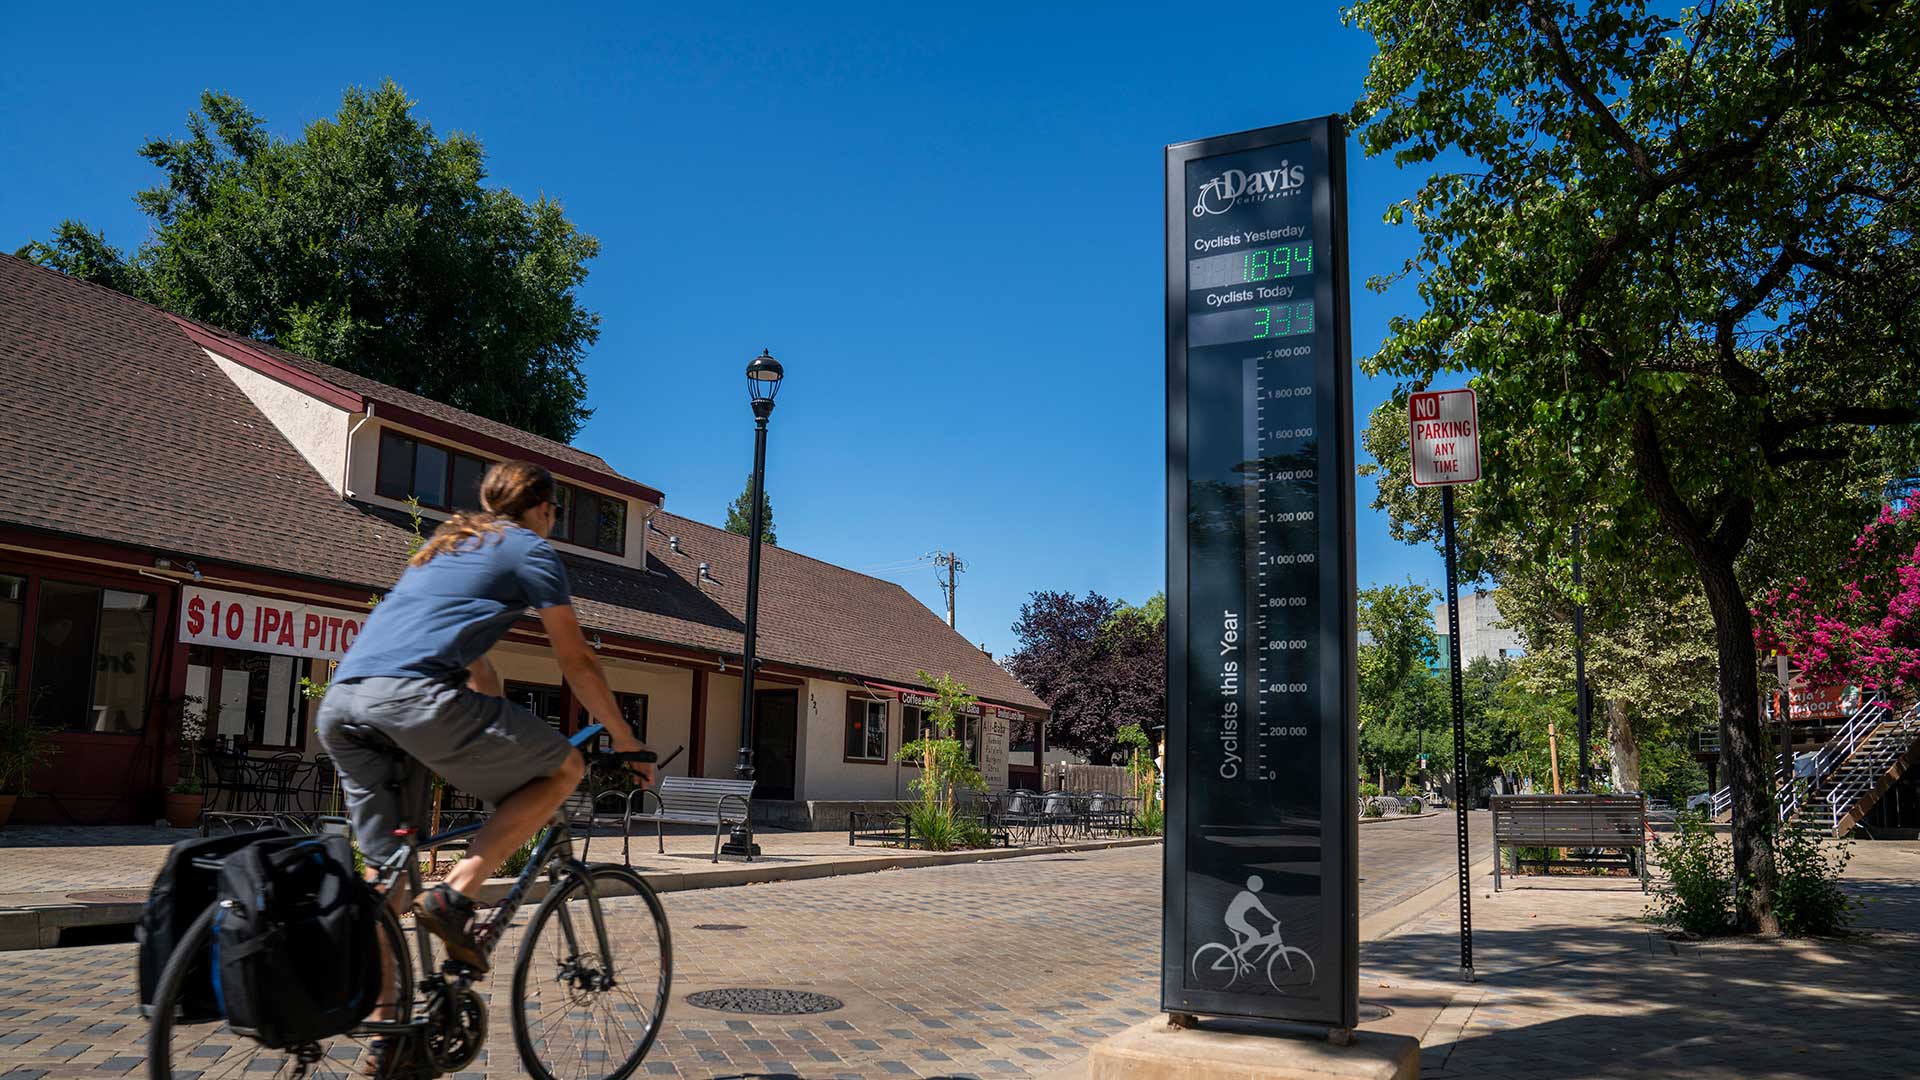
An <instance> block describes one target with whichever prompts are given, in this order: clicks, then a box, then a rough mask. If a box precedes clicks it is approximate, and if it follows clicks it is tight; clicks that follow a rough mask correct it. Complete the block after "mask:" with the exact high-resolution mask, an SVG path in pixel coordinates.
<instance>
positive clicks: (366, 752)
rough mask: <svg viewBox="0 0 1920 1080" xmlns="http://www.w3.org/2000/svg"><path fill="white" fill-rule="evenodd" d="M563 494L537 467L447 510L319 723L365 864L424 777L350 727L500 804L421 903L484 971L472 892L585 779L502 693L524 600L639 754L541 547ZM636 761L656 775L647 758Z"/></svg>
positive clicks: (372, 624)
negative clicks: (407, 771)
mask: <svg viewBox="0 0 1920 1080" xmlns="http://www.w3.org/2000/svg"><path fill="white" fill-rule="evenodd" d="M556 495H557V493H556V489H555V486H554V481H553V477H552V475H551V474H549V473H548V472H547V470H545V469H543V468H541V467H540V466H538V465H533V464H529V463H527V462H524V461H507V462H501V463H500V464H497V465H495V466H493V467H492V468H491V469H488V470H487V474H486V477H485V479H483V480H482V481H481V484H480V504H481V506H483V507H485V509H484V510H482V511H480V512H477V513H460V514H455V515H454V516H453V517H452V518H450V519H448V520H447V521H446V522H444V523H443V524H441V526H440V527H439V528H438V529H436V530H434V534H433V536H432V538H431V539H429V540H428V541H427V543H426V544H425V545H424V546H423V547H421V549H420V550H419V551H418V552H417V553H416V554H415V555H414V556H413V558H412V559H411V560H410V561H409V563H408V566H407V569H406V571H405V572H404V573H402V574H401V576H400V580H399V582H398V583H397V584H395V585H394V587H393V589H392V590H391V591H389V592H388V593H387V595H386V597H385V598H384V599H382V600H381V601H380V603H379V604H378V605H377V606H375V607H374V609H373V613H372V615H370V616H369V617H368V618H367V621H366V625H365V626H364V628H362V630H361V632H360V635H359V637H357V638H356V639H355V640H354V642H353V644H352V646H351V647H350V648H349V649H348V650H347V655H346V658H345V659H343V660H342V661H341V662H340V666H339V669H338V670H337V671H335V673H334V677H333V682H332V683H331V685H330V686H329V687H328V689H327V695H326V698H325V699H324V700H323V701H322V703H321V706H320V715H319V717H318V720H317V727H318V730H319V736H320V743H321V745H322V746H323V747H325V748H326V751H327V753H328V754H329V755H331V756H332V758H333V764H334V768H335V769H336V770H337V771H338V772H339V774H340V788H341V791H342V792H343V793H344V794H345V796H346V804H347V813H348V816H349V817H351V818H352V820H353V829H354V833H355V835H356V836H357V837H358V839H359V842H360V850H361V852H362V853H363V854H364V855H365V857H366V861H367V864H368V867H369V870H371V868H372V867H373V866H375V865H376V864H378V863H380V862H382V861H384V860H386V859H387V858H389V857H390V856H392V855H393V854H394V852H396V851H398V850H399V848H400V846H401V842H402V841H401V838H400V837H398V836H396V835H395V830H396V829H397V828H399V827H400V825H401V823H402V815H403V814H404V813H405V812H406V807H407V806H408V805H413V806H418V805H419V804H420V799H419V796H420V795H421V794H423V793H424V791H425V786H426V783H427V777H426V775H425V774H424V772H422V771H420V770H415V771H416V772H419V773H420V775H418V776H416V777H415V778H414V779H415V783H414V784H412V785H410V787H411V788H413V789H416V790H408V791H398V790H396V787H395V776H394V771H395V770H396V769H397V768H399V763H397V762H396V761H395V760H394V758H393V757H392V756H391V755H390V754H389V753H387V752H386V751H385V750H383V749H382V748H380V747H378V746H369V745H367V743H366V742H365V741H363V740H362V739H360V738H356V737H355V736H354V734H353V732H354V731H355V730H356V729H371V730H373V731H375V732H378V733H379V734H381V735H384V736H385V737H386V738H387V739H389V740H391V741H392V743H393V745H394V746H396V747H398V748H399V749H400V750H402V751H404V752H405V753H406V754H407V755H408V756H409V757H411V758H413V759H414V760H416V761H418V762H420V763H421V764H423V765H425V766H426V767H427V768H428V769H431V770H433V772H434V773H437V774H439V775H440V776H441V777H442V778H444V779H445V780H446V781H447V782H448V783H449V784H452V785H453V786H454V787H456V788H459V789H460V790H461V791H465V792H467V793H469V794H471V795H473V796H475V797H477V798H479V799H482V800H484V801H485V802H488V803H491V804H493V806H494V812H493V816H492V817H490V818H488V819H487V822H486V824H485V826H484V827H482V828H481V829H480V831H479V832H478V833H477V834H476V835H475V836H474V838H473V841H472V843H471V845H470V846H469V847H468V848H467V855H466V857H465V858H463V859H461V860H460V861H459V862H458V863H456V864H455V865H454V867H453V869H452V870H451V871H450V872H448V874H447V876H446V879H445V881H443V882H442V883H441V884H439V885H435V886H434V887H432V888H430V889H428V890H427V891H426V892H425V893H424V894H423V895H422V896H420V897H419V898H418V900H417V901H416V902H415V904H414V910H415V913H416V917H417V918H418V919H419V920H420V922H421V925H423V926H425V927H426V928H427V929H428V930H430V931H431V932H432V933H433V934H434V935H435V936H436V937H438V938H440V939H441V941H443V942H444V943H445V945H446V949H447V955H448V956H449V957H450V958H452V959H453V960H455V961H458V962H459V963H462V964H465V965H467V966H468V967H469V968H471V969H473V970H474V971H475V972H484V971H486V970H487V957H486V954H485V953H484V952H483V951H482V950H481V949H480V948H479V944H478V942H477V941H476V940H475V937H474V905H473V896H474V895H475V893H477V892H478V890H479V888H480V885H481V883H482V882H484V881H486V879H487V878H488V877H489V876H490V875H491V874H492V873H493V872H494V871H495V870H497V869H499V867H500V864H501V863H503V862H505V861H506V858H507V856H508V855H509V854H511V853H512V852H513V851H514V850H515V849H517V848H519V847H520V846H521V845H522V844H524V843H525V842H526V841H527V839H528V838H530V837H531V836H533V835H534V833H536V832H538V831H539V830H540V828H541V827H542V826H543V825H545V824H546V823H547V822H548V821H549V820H550V819H551V818H552V817H553V815H554V813H555V812H556V811H558V810H559V809H560V806H561V804H562V803H564V802H565V801H566V799H567V796H568V795H570V794H571V793H572V792H573V790H574V789H575V788H576V787H578V786H579V784H580V779H581V777H582V776H584V775H585V773H586V762H585V761H584V760H582V758H581V756H580V752H579V751H577V750H575V749H574V748H573V747H572V746H571V745H570V744H569V743H568V742H567V739H566V737H565V736H564V735H562V734H560V732H558V731H556V730H554V729H553V728H552V727H549V726H548V725H547V723H546V722H545V721H543V720H541V719H540V718H538V717H536V716H534V715H533V714H532V713H530V712H528V711H527V710H526V709H523V708H521V707H520V706H519V705H517V704H515V703H513V702H511V701H508V700H507V699H506V698H505V697H503V696H502V693H503V689H502V686H501V682H500V674H499V673H498V672H497V671H495V670H494V668H493V665H492V664H490V663H488V661H487V659H486V653H487V651H488V650H489V649H491V648H493V646H494V645H495V643H497V642H498V641H499V640H500V639H501V638H502V637H504V636H505V635H506V633H507V631H508V630H509V629H511V628H512V627H513V625H514V623H516V622H518V621H519V620H520V617H521V616H522V615H523V614H525V613H526V611H527V609H529V608H531V609H533V610H534V611H536V612H537V613H538V614H539V616H540V623H541V625H542V626H543V627H544V628H545V629H546V632H547V639H548V640H549V641H550V642H551V643H552V645H553V650H554V653H555V654H556V656H557V657H558V658H559V661H560V670H561V672H562V674H563V675H564V676H565V678H566V680H567V683H568V684H569V685H571V686H572V687H573V694H574V698H575V700H577V701H579V702H580V703H581V704H582V705H583V706H585V707H586V710H587V712H588V714H590V715H591V716H592V717H593V719H594V720H595V721H596V722H598V723H600V724H601V725H603V726H605V728H606V729H607V731H608V732H609V733H610V734H611V736H612V738H613V746H614V749H615V750H620V751H634V750H643V749H645V747H644V746H643V745H642V744H641V743H640V741H639V739H637V738H636V737H635V736H634V733H633V729H632V728H630V727H629V726H628V725H627V722H626V719H625V717H623V716H622V715H621V713H620V709H619V706H618V705H617V704H616V703H615V701H614V697H613V692H612V691H611V690H609V689H608V688H607V680H606V676H605V675H604V674H603V673H602V672H601V670H600V660H599V658H598V657H597V656H596V655H595V654H594V651H593V649H592V648H591V647H590V646H588V644H587V642H586V638H585V637H584V636H583V635H582V634H581V632H580V623H579V620H578V619H577V618H576V617H575V616H574V612H573V603H572V596H571V593H570V591H569V589H568V584H567V571H566V568H565V567H564V566H563V565H561V562H560V557H559V555H557V554H556V553H555V552H554V550H553V548H552V546H550V545H549V544H548V543H547V541H546V537H547V536H548V535H550V534H551V533H552V531H553V526H554V519H555V516H556V515H557V513H558V511H557V508H556V504H555V498H556ZM633 769H634V772H635V774H636V775H637V776H638V778H639V779H640V781H641V782H642V783H651V782H652V780H653V766H652V765H651V764H646V763H635V764H634V765H633ZM395 891H396V895H395V896H393V897H390V898H389V902H391V903H392V904H393V905H394V906H395V909H396V910H398V909H399V908H400V906H401V905H404V904H405V903H406V902H407V900H408V899H409V898H408V897H406V896H404V895H398V894H400V893H403V892H404V891H405V890H404V889H396V890H395ZM388 962H389V963H391V960H390V959H389V960H388ZM388 981H389V982H390V981H391V980H388ZM382 1004H383V1006H384V1005H387V1004H388V1003H385V1002H383V1003H382Z"/></svg>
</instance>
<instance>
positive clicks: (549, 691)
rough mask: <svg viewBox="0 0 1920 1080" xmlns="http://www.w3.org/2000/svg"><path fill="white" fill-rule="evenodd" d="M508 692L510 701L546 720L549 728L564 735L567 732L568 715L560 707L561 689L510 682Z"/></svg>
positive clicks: (536, 684)
mask: <svg viewBox="0 0 1920 1080" xmlns="http://www.w3.org/2000/svg"><path fill="white" fill-rule="evenodd" d="M506 691H507V700H508V701H511V702H513V703H514V704H515V705H518V706H520V707H521V708H523V709H525V710H527V711H528V712H530V713H532V714H533V715H535V716H537V717H539V718H540V719H542V720H545V721H546V722H547V726H548V727H551V728H553V729H554V730H555V731H559V732H562V733H564V732H565V731H566V730H567V729H566V726H565V725H566V716H567V714H566V712H565V711H564V710H562V709H561V707H560V688H559V687H557V686H541V685H539V684H538V683H517V682H510V683H508V684H507V685H506Z"/></svg>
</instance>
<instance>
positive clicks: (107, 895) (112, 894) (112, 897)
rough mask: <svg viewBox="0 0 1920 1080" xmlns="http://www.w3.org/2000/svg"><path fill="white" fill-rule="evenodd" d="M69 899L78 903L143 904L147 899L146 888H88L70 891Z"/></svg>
mask: <svg viewBox="0 0 1920 1080" xmlns="http://www.w3.org/2000/svg"><path fill="white" fill-rule="evenodd" d="M67 899H69V900H72V901H73V902H75V903H78V904H141V903H145V902H146V899H147V890H145V889H88V890H87V891H85V892H70V893H68V894H67Z"/></svg>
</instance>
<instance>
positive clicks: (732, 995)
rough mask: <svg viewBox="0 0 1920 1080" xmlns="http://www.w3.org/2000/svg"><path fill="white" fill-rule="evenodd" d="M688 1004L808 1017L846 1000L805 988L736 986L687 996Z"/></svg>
mask: <svg viewBox="0 0 1920 1080" xmlns="http://www.w3.org/2000/svg"><path fill="white" fill-rule="evenodd" d="M687 1004H689V1005H692V1006H694V1007H695V1008H699V1009H713V1010H714V1011H716V1012H731V1013H753V1014H754V1015H756V1016H805V1015H807V1014H809V1013H823V1012H832V1011H833V1010H835V1009H838V1008H840V1007H841V1006H843V1005H845V1004H846V1003H845V1002H843V1001H841V1000H840V999H839V998H837V997H828V996H827V995H825V994H814V993H809V992H808V991H805V990H761V989H751V988H744V987H733V988H729V989H725V990H701V991H699V992H697V993H692V994H688V995H687Z"/></svg>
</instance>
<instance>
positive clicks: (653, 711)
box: [487, 644, 693, 776]
mask: <svg viewBox="0 0 1920 1080" xmlns="http://www.w3.org/2000/svg"><path fill="white" fill-rule="evenodd" d="M487 659H489V660H491V661H492V662H493V666H494V669H495V670H497V671H499V672H500V677H501V678H502V679H505V680H507V681H509V682H528V683H540V684H543V685H547V686H558V685H560V681H561V679H560V665H559V664H558V663H557V662H556V661H555V660H554V658H553V654H552V653H551V652H549V651H548V650H546V649H544V648H537V647H534V646H528V645H519V644H503V645H500V646H498V647H496V648H495V649H494V650H493V651H492V652H490V653H488V654H487ZM600 667H601V670H602V671H604V672H605V673H606V676H607V685H608V686H609V687H610V688H612V689H613V690H614V691H616V692H618V693H623V694H645V695H647V729H648V730H647V744H648V746H650V747H652V748H653V749H654V750H657V751H659V753H660V756H661V757H663V758H664V757H666V756H667V755H668V754H670V753H672V752H673V750H674V748H675V747H678V746H688V743H689V739H690V738H691V736H692V716H693V672H691V671H688V670H685V669H684V668H675V667H668V666H666V665H662V664H646V663H642V662H640V661H637V660H627V659H622V658H620V657H605V658H602V660H601V662H600ZM689 752H690V749H689V750H688V751H683V752H682V753H681V754H680V756H679V757H677V758H675V759H674V760H673V761H672V762H671V763H670V764H668V765H667V767H666V769H665V772H666V773H667V774H668V775H671V776H685V775H687V769H688V766H689V765H690V764H691V762H690V759H689V758H688V756H687V754H688V753H689Z"/></svg>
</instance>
